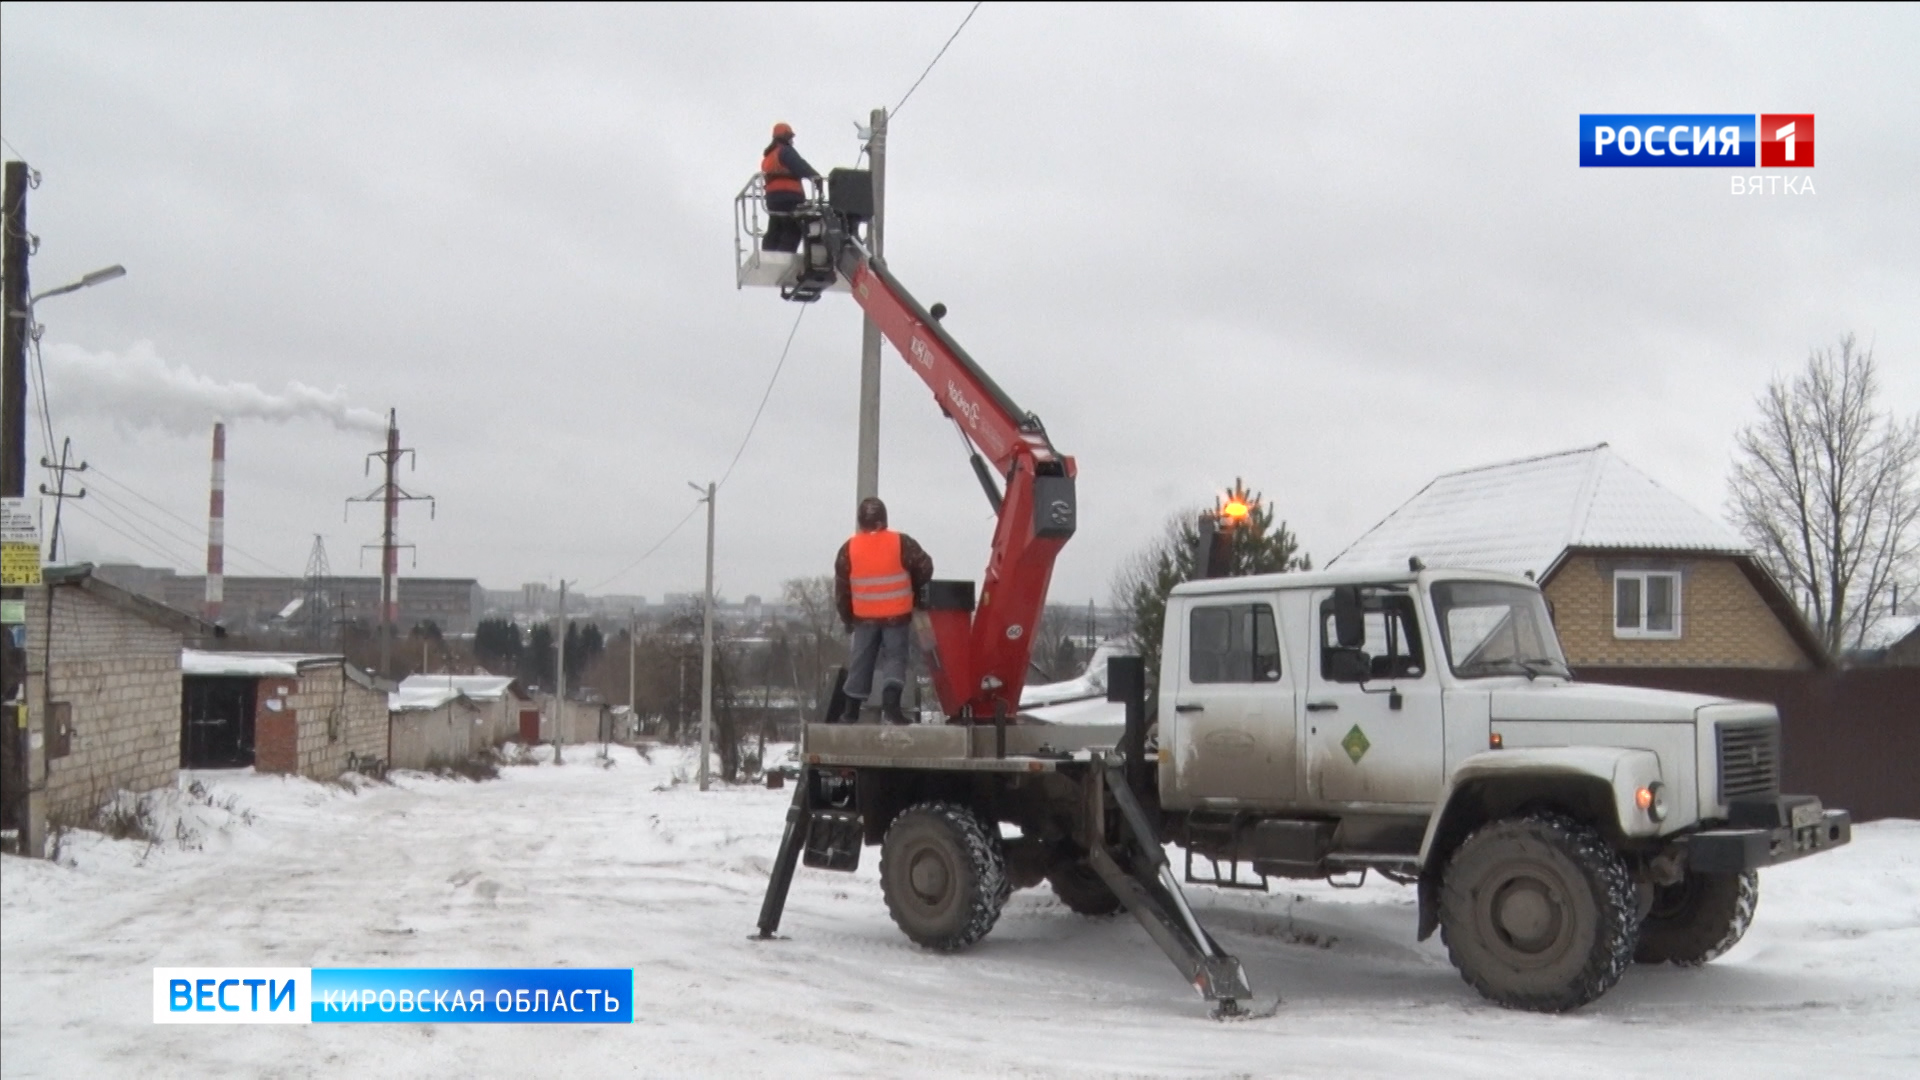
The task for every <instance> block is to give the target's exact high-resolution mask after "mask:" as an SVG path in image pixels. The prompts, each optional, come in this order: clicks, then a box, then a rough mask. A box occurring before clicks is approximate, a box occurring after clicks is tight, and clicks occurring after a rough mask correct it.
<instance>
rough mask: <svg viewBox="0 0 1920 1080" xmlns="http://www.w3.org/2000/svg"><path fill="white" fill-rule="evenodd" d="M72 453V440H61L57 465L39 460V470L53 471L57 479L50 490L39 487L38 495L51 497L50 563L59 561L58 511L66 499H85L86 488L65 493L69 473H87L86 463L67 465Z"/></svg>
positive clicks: (45, 486) (48, 553)
mask: <svg viewBox="0 0 1920 1080" xmlns="http://www.w3.org/2000/svg"><path fill="white" fill-rule="evenodd" d="M72 451H73V440H72V439H61V440H60V462H59V464H57V465H56V464H55V463H54V462H53V461H52V460H51V459H49V458H44V457H43V458H41V459H40V466H41V468H44V469H51V470H53V472H54V474H55V476H56V477H57V478H58V479H56V480H55V481H54V486H53V487H51V488H50V487H48V486H47V485H45V484H41V485H40V494H42V495H50V496H52V497H53V539H52V541H51V542H50V543H49V544H48V545H47V561H48V562H50V563H58V562H59V561H60V510H61V508H63V507H65V506H66V504H67V500H68V499H84V498H86V497H87V489H86V488H81V489H80V490H79V491H76V492H73V493H72V494H68V493H67V474H68V473H70V472H86V471H87V463H86V462H84V461H83V462H81V463H80V464H78V465H69V464H67V459H68V457H69V456H70V455H71V454H72Z"/></svg>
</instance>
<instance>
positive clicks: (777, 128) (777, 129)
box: [773, 122, 793, 139]
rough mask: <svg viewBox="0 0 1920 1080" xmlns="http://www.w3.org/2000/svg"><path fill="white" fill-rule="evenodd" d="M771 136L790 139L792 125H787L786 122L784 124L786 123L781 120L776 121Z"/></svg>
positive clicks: (791, 136)
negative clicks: (779, 121) (780, 121)
mask: <svg viewBox="0 0 1920 1080" xmlns="http://www.w3.org/2000/svg"><path fill="white" fill-rule="evenodd" d="M773 137H774V138H776V139H791V138H793V128H792V126H791V125H788V124H786V123H784V122H783V123H778V124H775V125H773Z"/></svg>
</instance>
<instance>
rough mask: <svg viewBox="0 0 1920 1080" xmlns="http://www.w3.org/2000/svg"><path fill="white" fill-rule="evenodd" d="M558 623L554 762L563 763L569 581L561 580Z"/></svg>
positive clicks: (555, 642)
mask: <svg viewBox="0 0 1920 1080" xmlns="http://www.w3.org/2000/svg"><path fill="white" fill-rule="evenodd" d="M555 620H556V622H557V623H558V625H557V626H556V627H555V628H554V633H553V647H554V648H555V649H556V650H557V651H558V657H559V659H557V660H556V661H555V662H554V665H553V682H554V687H555V690H554V695H553V763H554V764H555V765H560V764H563V762H562V761H561V760H560V752H561V747H562V746H564V745H565V744H566V741H567V583H566V580H565V579H562V580H561V582H560V614H559V615H557V616H555Z"/></svg>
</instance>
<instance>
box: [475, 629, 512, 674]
mask: <svg viewBox="0 0 1920 1080" xmlns="http://www.w3.org/2000/svg"><path fill="white" fill-rule="evenodd" d="M524 650H525V645H524V644H523V642H522V641H521V638H520V628H519V627H518V626H516V625H514V624H513V623H512V622H511V621H509V620H507V619H482V620H480V625H478V626H476V627H474V630H473V655H474V658H475V659H477V660H479V661H480V663H481V664H482V665H483V666H484V667H486V669H487V670H488V671H497V672H500V673H502V674H507V673H518V672H519V670H520V657H521V653H522V652H523V651H524Z"/></svg>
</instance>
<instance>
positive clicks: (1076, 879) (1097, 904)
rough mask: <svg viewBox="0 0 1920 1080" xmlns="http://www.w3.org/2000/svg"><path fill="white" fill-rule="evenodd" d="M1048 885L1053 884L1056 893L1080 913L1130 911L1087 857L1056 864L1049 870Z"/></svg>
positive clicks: (1093, 913) (1112, 913) (1098, 913)
mask: <svg viewBox="0 0 1920 1080" xmlns="http://www.w3.org/2000/svg"><path fill="white" fill-rule="evenodd" d="M1047 884H1049V885H1051V886H1053V895H1055V896H1057V897H1059V898H1060V902H1061V903H1063V904H1065V905H1067V908H1068V909H1069V910H1071V911H1073V912H1074V913H1075V914H1078V915H1094V916H1100V915H1115V914H1118V913H1120V912H1122V911H1125V910H1126V905H1125V904H1122V903H1121V902H1120V898H1119V897H1118V896H1115V895H1114V894H1113V890H1112V889H1110V888H1108V887H1107V883H1106V882H1104V881H1102V880H1100V875H1099V874H1098V873H1097V872H1095V871H1094V869H1093V866H1092V865H1091V864H1089V863H1088V862H1087V860H1085V859H1075V860H1073V861H1072V862H1062V863H1055V864H1054V865H1053V867H1052V868H1051V869H1049V870H1048V871H1047Z"/></svg>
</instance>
